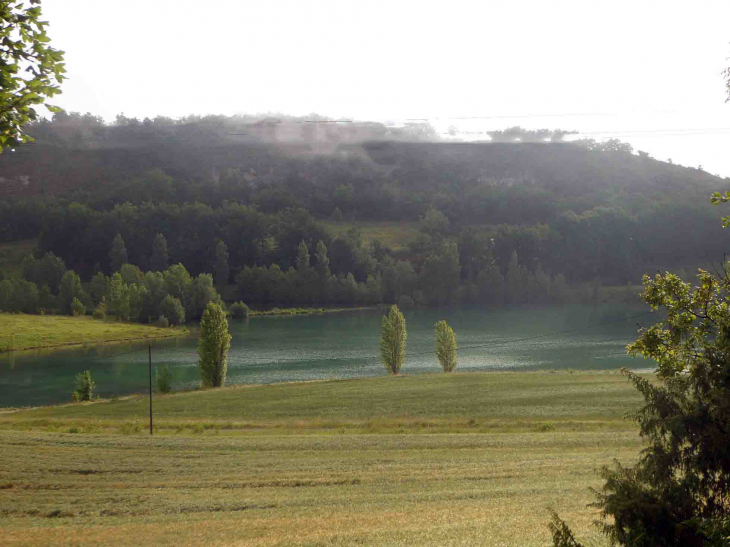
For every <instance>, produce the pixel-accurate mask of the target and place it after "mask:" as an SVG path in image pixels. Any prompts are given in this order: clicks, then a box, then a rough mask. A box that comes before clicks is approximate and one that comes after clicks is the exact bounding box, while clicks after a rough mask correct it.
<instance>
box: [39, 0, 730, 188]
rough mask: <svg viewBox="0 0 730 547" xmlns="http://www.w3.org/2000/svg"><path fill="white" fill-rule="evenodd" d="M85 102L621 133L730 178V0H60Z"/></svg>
mask: <svg viewBox="0 0 730 547" xmlns="http://www.w3.org/2000/svg"><path fill="white" fill-rule="evenodd" d="M42 7H43V16H44V17H43V18H44V19H45V20H47V21H48V22H49V30H48V34H49V36H50V37H51V40H52V43H53V45H54V47H56V48H59V49H62V50H64V51H65V52H66V63H67V70H68V74H67V76H68V80H66V81H64V82H63V85H62V89H63V93H62V94H61V95H59V96H57V97H54V100H53V101H52V102H53V104H57V105H58V106H61V107H62V108H64V109H66V110H67V111H78V112H82V113H85V112H91V113H93V114H96V115H100V116H102V117H104V118H105V119H106V120H107V121H112V120H113V119H114V117H115V116H116V114H118V113H121V112H123V113H124V114H125V115H126V116H128V117H138V118H140V119H143V118H144V117H154V116H156V115H164V116H171V117H180V116H184V115H188V114H225V115H232V114H256V113H264V112H279V113H284V114H291V115H299V116H301V115H307V114H310V113H317V114H320V115H325V116H330V117H333V118H347V119H357V120H368V121H384V122H390V121H392V122H396V123H398V122H402V121H404V120H407V119H427V120H428V121H429V122H430V123H432V124H433V125H434V127H436V128H437V129H438V130H439V131H443V132H445V131H447V129H448V128H449V127H451V126H453V127H455V128H456V129H457V130H459V131H461V132H462V134H461V135H462V137H463V138H479V133H480V132H483V131H487V130H493V129H504V128H507V127H511V126H514V125H521V126H523V127H527V128H533V129H537V128H549V129H558V128H559V129H566V130H577V131H580V132H581V133H582V134H583V135H584V136H586V137H591V138H595V139H597V140H600V139H602V138H611V137H617V138H620V139H621V140H623V141H626V142H629V143H631V144H632V145H633V146H634V148H635V149H638V150H644V151H646V152H649V154H651V155H652V156H653V157H655V158H657V159H661V160H667V159H669V158H671V159H672V160H673V161H674V162H675V163H679V164H682V165H688V166H692V167H697V166H700V165H701V166H702V167H703V168H704V169H705V170H706V171H708V172H710V173H713V174H719V175H721V176H723V177H730V103H727V102H726V101H725V100H726V98H727V90H726V88H725V85H724V79H723V77H722V74H721V72H722V71H723V70H724V69H725V68H727V67H728V66H730V26H729V25H728V22H729V21H730V1H728V0H693V1H689V0H683V1H672V0H662V1H656V2H655V1H652V0H632V1H621V0H612V1H610V2H608V1H605V0H600V1H599V0H580V1H571V0H538V1H527V0H524V1H523V0H508V1H486V0H482V1H478V2H467V1H459V0H443V1H434V2H431V1H427V0H419V1H414V2H412V1H409V0H387V1H384V2H381V1H378V0H367V1H359V0H358V1H348V0H336V1H319V0H306V1H303V0H292V1H280V0H256V1H247V0H211V1H209V2H200V1H199V0H196V1H187V0H125V1H124V2H121V1H119V0H43V3H42Z"/></svg>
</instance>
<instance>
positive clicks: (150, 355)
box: [147, 343, 152, 435]
mask: <svg viewBox="0 0 730 547" xmlns="http://www.w3.org/2000/svg"><path fill="white" fill-rule="evenodd" d="M147 347H148V349H149V357H150V435H152V344H151V343H149V344H148V345H147Z"/></svg>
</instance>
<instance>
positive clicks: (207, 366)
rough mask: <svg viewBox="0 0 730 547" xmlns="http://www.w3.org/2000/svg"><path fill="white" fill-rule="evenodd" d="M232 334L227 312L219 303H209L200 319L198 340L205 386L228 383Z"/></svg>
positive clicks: (199, 357) (217, 385) (201, 375)
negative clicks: (228, 357) (229, 328)
mask: <svg viewBox="0 0 730 547" xmlns="http://www.w3.org/2000/svg"><path fill="white" fill-rule="evenodd" d="M230 347H231V335H230V334H228V320H227V319H226V313H225V312H224V311H223V308H221V307H220V306H219V305H218V304H215V303H213V302H210V303H208V306H207V307H206V308H205V312H203V318H202V319H201V320H200V339H199V340H198V364H199V366H200V377H201V380H202V381H203V386H205V387H222V386H223V385H225V383H226V372H227V370H228V362H227V355H228V348H230Z"/></svg>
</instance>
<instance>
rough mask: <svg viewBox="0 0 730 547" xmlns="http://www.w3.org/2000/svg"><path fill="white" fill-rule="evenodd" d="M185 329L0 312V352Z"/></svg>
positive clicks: (141, 337) (153, 335) (152, 335)
mask: <svg viewBox="0 0 730 547" xmlns="http://www.w3.org/2000/svg"><path fill="white" fill-rule="evenodd" d="M183 332H185V331H184V330H182V329H162V328H158V327H153V326H151V325H140V324H139V323H119V322H117V321H112V320H106V321H100V320H95V319H93V318H91V317H88V316H86V317H68V316H65V315H23V314H9V313H0V352H2V351H9V350H23V349H34V348H51V347H57V346H70V345H77V344H86V343H90V344H92V343H100V342H121V341H126V340H146V339H151V338H166V337H170V336H177V335H179V334H182V333H183Z"/></svg>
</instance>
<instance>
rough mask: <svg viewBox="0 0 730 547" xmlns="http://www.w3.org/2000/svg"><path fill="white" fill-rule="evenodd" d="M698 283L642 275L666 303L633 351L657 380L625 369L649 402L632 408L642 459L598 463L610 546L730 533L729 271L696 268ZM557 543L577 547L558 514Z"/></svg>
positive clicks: (721, 539)
mask: <svg viewBox="0 0 730 547" xmlns="http://www.w3.org/2000/svg"><path fill="white" fill-rule="evenodd" d="M698 281H699V282H698V286H697V287H695V288H693V287H692V286H691V285H690V284H689V283H685V282H683V281H682V280H681V279H680V278H679V277H678V276H676V275H674V274H671V273H667V274H664V275H661V274H659V275H657V276H656V277H655V278H654V279H651V278H650V277H648V276H644V293H643V298H644V300H645V301H646V302H647V303H648V304H649V305H650V306H651V307H652V308H653V309H660V308H662V309H665V310H666V311H667V319H666V322H663V323H657V324H656V325H654V326H652V327H649V328H646V329H642V330H641V331H640V335H639V339H638V340H637V341H636V342H635V343H634V344H631V345H630V346H629V347H628V352H629V353H630V354H633V355H641V356H643V357H644V358H647V359H652V360H653V361H655V362H656V363H658V380H659V382H650V381H648V380H647V379H645V378H643V377H641V376H639V375H638V374H635V373H633V372H630V371H628V370H626V369H622V372H623V373H624V374H625V375H626V376H627V377H628V379H629V380H630V381H631V382H632V383H633V384H634V387H635V388H636V389H637V390H638V391H639V393H641V395H642V396H643V397H644V400H645V402H646V404H645V405H644V407H643V408H642V409H641V410H639V411H638V412H637V413H636V414H634V419H635V420H636V421H637V422H638V424H639V427H640V431H641V436H642V437H644V438H645V439H647V440H648V446H647V447H646V448H645V449H644V450H643V451H642V454H641V457H640V458H639V462H638V463H637V464H636V465H635V466H634V467H624V466H623V465H621V464H620V463H618V462H616V463H614V465H613V466H612V467H603V468H602V469H601V471H600V474H601V476H602V478H603V479H604V480H605V481H606V482H605V484H604V486H603V488H602V489H601V490H600V491H598V492H596V494H597V498H598V499H597V501H596V502H595V503H594V504H593V506H594V507H598V508H600V510H601V513H602V517H603V523H602V524H601V529H602V531H603V533H604V534H605V535H606V536H607V537H608V539H609V541H610V543H611V545H616V546H627V547H628V546H632V547H653V546H677V547H680V546H681V547H684V546H688V547H694V546H698V547H699V546H703V547H721V546H723V547H724V546H727V545H728V538H730V501H729V500H730V429H729V428H728V424H730V380H729V379H730V359H728V355H730V314H728V303H729V302H728V300H729V297H728V294H729V291H730V277H728V276H727V274H724V275H723V276H722V277H719V278H717V277H715V276H713V275H712V274H709V273H707V272H704V271H702V270H700V273H699V275H698ZM550 529H551V531H552V534H553V543H554V545H555V546H556V547H579V546H580V544H579V543H578V542H577V541H576V540H575V538H574V537H573V535H572V532H571V531H570V529H569V528H568V527H567V525H566V524H565V523H564V522H562V521H561V520H560V519H559V518H558V516H557V515H555V514H553V522H552V523H551V525H550Z"/></svg>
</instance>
